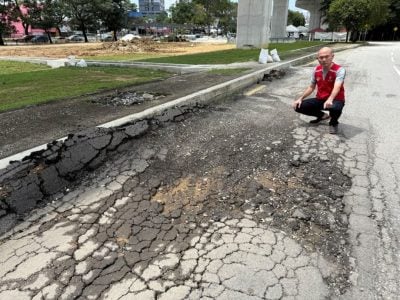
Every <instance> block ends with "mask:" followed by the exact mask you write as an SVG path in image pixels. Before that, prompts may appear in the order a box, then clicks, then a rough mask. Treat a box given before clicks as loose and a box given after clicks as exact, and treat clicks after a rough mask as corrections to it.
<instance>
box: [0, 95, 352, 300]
mask: <svg viewBox="0 0 400 300" xmlns="http://www.w3.org/2000/svg"><path fill="white" fill-rule="evenodd" d="M188 116H190V117H189V118H186V117H185V118H182V119H180V120H179V122H172V123H171V122H169V123H165V124H164V125H163V126H160V127H159V128H154V129H151V130H149V131H147V133H146V134H145V135H143V136H142V137H140V138H138V139H134V140H130V141H128V142H126V143H123V144H121V145H120V146H119V147H118V148H117V149H116V153H115V155H113V156H112V157H109V158H108V160H107V161H106V162H105V164H104V165H103V166H100V167H99V168H97V169H96V170H95V171H93V172H91V173H87V174H86V176H84V177H81V178H80V180H79V183H77V184H76V185H75V186H74V187H69V190H68V192H67V193H66V194H65V195H62V194H59V195H58V196H57V197H58V199H57V201H53V202H52V203H50V204H49V205H47V206H46V207H44V208H41V209H38V210H36V211H34V212H33V213H32V214H30V216H29V217H28V218H27V219H26V220H24V221H23V222H22V223H20V224H19V225H18V226H16V227H15V229H14V230H11V231H10V232H9V233H8V234H6V235H4V236H3V238H2V245H1V246H0V247H1V249H0V250H1V252H2V253H3V255H2V261H1V263H2V270H1V278H2V280H1V283H0V296H14V297H16V296H19V297H21V298H22V297H25V298H26V299H33V298H35V299H56V298H59V299H132V298H135V297H136V298H138V299H156V298H157V299H200V298H202V297H203V298H205V299H207V298H214V299H215V298H216V299H234V298H237V299H294V298H295V297H297V298H300V299H323V298H329V297H334V296H338V295H340V294H341V293H343V292H344V291H345V290H346V288H347V286H348V284H349V282H348V277H349V273H350V269H349V268H350V264H349V263H348V259H349V257H348V255H349V245H348V242H347V238H348V237H347V234H346V231H347V214H346V212H345V209H344V207H343V202H342V198H343V195H344V193H345V192H346V191H347V190H348V189H349V187H350V179H349V178H348V177H347V176H346V175H344V174H343V173H342V171H341V170H342V169H343V165H344V164H345V161H344V160H343V158H341V157H339V155H338V154H339V153H344V152H345V151H346V149H344V148H343V147H344V146H343V144H341V143H340V137H337V136H329V135H326V133H325V132H326V126H324V125H321V126H319V127H311V126H308V124H305V123H304V122H303V121H300V120H299V119H297V117H296V116H295V115H294V113H293V112H292V111H291V110H290V109H289V108H288V106H287V105H286V104H283V103H281V102H280V101H279V100H278V99H277V98H276V97H273V96H271V95H269V94H268V93H260V94H257V95H255V96H248V97H243V98H239V99H237V100H236V101H231V102H226V103H222V104H218V105H213V106H210V107H204V108H200V109H199V110H196V111H194V112H192V113H191V114H190V115H188ZM332 149H336V151H333V150H332ZM339 150H340V151H339ZM54 200H55V199H54ZM7 249H9V250H7ZM13 249H14V250H13ZM15 249H18V250H15ZM28 264H29V265H30V267H29V268H27V265H28Z"/></svg>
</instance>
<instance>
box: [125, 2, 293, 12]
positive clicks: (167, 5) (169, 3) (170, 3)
mask: <svg viewBox="0 0 400 300" xmlns="http://www.w3.org/2000/svg"><path fill="white" fill-rule="evenodd" d="M132 2H133V3H136V4H138V0H133V1H132ZM164 2H165V7H166V8H168V7H170V6H171V5H172V4H174V3H175V2H176V0H165V1H164ZM232 2H237V0H232ZM295 2H296V0H289V9H291V10H294V8H295V6H294V3H295Z"/></svg>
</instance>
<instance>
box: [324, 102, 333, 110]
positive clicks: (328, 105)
mask: <svg viewBox="0 0 400 300" xmlns="http://www.w3.org/2000/svg"><path fill="white" fill-rule="evenodd" d="M332 105H333V100H326V101H325V103H324V109H328V108H331V107H332Z"/></svg>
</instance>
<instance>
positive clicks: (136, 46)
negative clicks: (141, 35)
mask: <svg viewBox="0 0 400 300" xmlns="http://www.w3.org/2000/svg"><path fill="white" fill-rule="evenodd" d="M102 48H103V49H104V50H106V51H108V52H124V53H127V52H128V53H130V52H161V51H162V50H165V45H164V43H160V42H157V41H153V40H151V39H134V40H132V41H122V40H118V41H115V42H112V43H103V44H102Z"/></svg>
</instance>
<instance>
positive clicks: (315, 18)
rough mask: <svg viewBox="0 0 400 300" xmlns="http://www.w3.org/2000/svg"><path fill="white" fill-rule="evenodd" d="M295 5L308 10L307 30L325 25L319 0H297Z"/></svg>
mask: <svg viewBox="0 0 400 300" xmlns="http://www.w3.org/2000/svg"><path fill="white" fill-rule="evenodd" d="M295 5H296V7H298V8H302V9H305V10H308V11H309V12H310V24H309V27H308V28H309V30H312V29H315V28H325V27H327V26H326V25H324V24H323V19H322V16H321V11H320V9H321V0H297V1H296V3H295Z"/></svg>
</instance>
